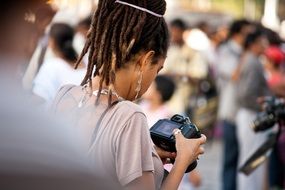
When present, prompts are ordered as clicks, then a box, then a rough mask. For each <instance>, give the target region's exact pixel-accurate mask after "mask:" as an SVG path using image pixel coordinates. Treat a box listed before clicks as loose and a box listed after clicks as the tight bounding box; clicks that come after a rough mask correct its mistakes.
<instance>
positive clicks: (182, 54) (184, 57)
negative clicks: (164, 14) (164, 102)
mask: <svg viewBox="0 0 285 190" xmlns="http://www.w3.org/2000/svg"><path fill="white" fill-rule="evenodd" d="M169 28H170V35H171V44H170V47H169V52H168V54H167V59H166V60H165V61H166V64H165V67H164V69H163V70H162V73H163V74H166V75H169V76H170V77H172V78H173V79H174V80H175V84H176V87H177V88H176V91H175V93H174V95H173V97H172V98H171V100H170V101H169V103H168V105H169V107H170V108H171V110H173V112H176V113H180V114H185V113H186V111H187V110H186V109H187V107H188V102H189V96H190V94H191V93H192V92H193V84H194V83H195V82H196V81H197V80H199V79H201V78H204V77H205V76H206V73H207V68H205V67H204V66H205V63H206V62H205V60H203V58H202V56H201V54H200V53H199V52H198V51H196V50H194V49H192V48H190V47H188V45H187V44H186V43H185V41H184V39H183V34H184V32H185V30H186V29H187V26H186V24H185V22H184V21H183V20H181V19H174V20H173V21H172V22H171V23H170V26H169Z"/></svg>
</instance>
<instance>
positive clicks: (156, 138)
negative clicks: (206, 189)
mask: <svg viewBox="0 0 285 190" xmlns="http://www.w3.org/2000/svg"><path fill="white" fill-rule="evenodd" d="M174 129H180V130H181V133H182V135H183V136H184V137H185V138H188V139H191V138H200V137H201V133H200V131H199V130H198V128H197V127H196V125H194V124H193V123H191V121H190V119H189V118H188V117H183V116H181V115H178V114H176V115H174V116H173V117H172V118H171V119H170V120H169V119H161V120H159V121H157V122H156V123H155V124H154V125H153V126H152V127H151V128H150V135H151V139H152V141H153V143H154V144H155V145H156V146H158V147H160V148H162V149H163V150H165V151H168V152H176V148H175V137H174V135H173V133H172V132H173V130H174ZM174 161H175V160H172V162H173V163H174ZM196 166H197V161H194V162H193V163H192V164H190V165H189V166H188V168H187V170H186V172H185V173H188V172H190V171H192V170H193V169H195V168H196Z"/></svg>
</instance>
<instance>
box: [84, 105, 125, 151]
mask: <svg viewBox="0 0 285 190" xmlns="http://www.w3.org/2000/svg"><path fill="white" fill-rule="evenodd" d="M119 102H121V100H116V101H114V102H113V103H112V104H111V105H110V106H108V107H107V108H106V109H105V110H104V112H103V113H102V115H101V116H100V118H99V120H98V122H97V124H96V127H95V129H94V131H93V133H92V137H91V141H90V146H89V148H90V147H91V146H92V144H93V143H94V142H95V139H96V137H97V133H98V130H99V127H100V125H101V123H102V121H103V119H104V117H105V116H106V114H107V112H108V111H109V109H110V108H112V107H113V106H115V105H116V104H118V103H119Z"/></svg>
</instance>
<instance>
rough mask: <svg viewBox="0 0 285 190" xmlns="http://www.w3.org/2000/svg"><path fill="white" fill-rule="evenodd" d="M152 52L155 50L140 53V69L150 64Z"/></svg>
mask: <svg viewBox="0 0 285 190" xmlns="http://www.w3.org/2000/svg"><path fill="white" fill-rule="evenodd" d="M154 54H155V52H154V51H153V50H151V51H148V52H146V53H144V54H142V55H141V57H140V59H139V65H140V69H141V70H145V69H146V68H148V67H149V66H150V65H151V64H152V60H153V56H154Z"/></svg>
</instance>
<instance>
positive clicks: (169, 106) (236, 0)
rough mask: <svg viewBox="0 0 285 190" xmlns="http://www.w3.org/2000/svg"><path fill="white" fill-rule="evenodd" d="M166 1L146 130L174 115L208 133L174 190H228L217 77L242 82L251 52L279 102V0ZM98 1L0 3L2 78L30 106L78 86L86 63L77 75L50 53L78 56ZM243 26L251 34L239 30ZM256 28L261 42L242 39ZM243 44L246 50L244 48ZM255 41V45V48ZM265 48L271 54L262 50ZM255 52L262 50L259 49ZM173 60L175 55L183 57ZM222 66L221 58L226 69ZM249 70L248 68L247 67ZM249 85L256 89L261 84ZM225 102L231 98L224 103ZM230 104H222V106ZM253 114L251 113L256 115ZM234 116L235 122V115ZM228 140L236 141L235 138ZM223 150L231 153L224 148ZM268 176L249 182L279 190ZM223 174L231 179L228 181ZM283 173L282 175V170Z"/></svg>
mask: <svg viewBox="0 0 285 190" xmlns="http://www.w3.org/2000/svg"><path fill="white" fill-rule="evenodd" d="M166 1H167V6H168V7H167V12H166V15H165V18H166V20H167V23H168V24H169V28H170V32H171V45H170V50H169V58H168V59H167V60H166V66H165V69H164V70H163V71H162V73H161V75H160V78H157V80H156V81H155V82H154V84H152V86H151V88H150V90H149V91H148V92H147V93H146V95H145V96H144V97H143V100H141V101H140V102H138V103H139V104H140V105H141V106H142V108H143V109H144V111H145V112H146V114H147V116H148V119H149V124H150V125H152V124H153V123H155V121H156V120H157V118H163V117H170V116H171V115H172V114H174V113H180V114H182V115H185V116H190V118H191V120H192V121H193V122H194V123H195V124H197V126H198V127H199V128H200V130H202V132H203V133H205V134H207V136H208V139H209V140H208V143H207V145H206V147H205V148H206V153H205V155H204V156H202V157H201V159H200V160H199V162H198V163H199V164H198V167H197V170H195V172H193V173H192V174H190V175H185V178H184V180H183V183H182V184H181V186H180V190H184V189H185V190H186V189H189V190H191V189H192V190H194V189H199V190H219V189H223V190H227V189H228V190H235V189H236V185H235V184H234V185H233V186H235V188H233V187H231V186H229V187H226V185H225V183H226V182H225V180H227V179H228V178H227V177H229V178H231V179H235V180H236V179H237V176H236V175H237V173H238V172H237V171H236V170H237V163H234V164H233V165H236V166H235V171H234V172H233V173H234V174H233V173H225V167H231V166H232V165H231V163H230V165H229V166H225V165H226V164H225V162H226V161H225V160H226V159H228V158H226V157H225V154H227V151H226V148H225V146H226V143H227V140H225V136H226V135H231V134H228V133H227V134H226V133H225V128H224V127H225V120H227V119H225V118H223V117H222V116H220V115H219V113H220V109H222V108H221V102H222V101H223V100H224V98H221V95H222V94H223V87H225V85H227V84H225V83H223V82H225V81H226V79H225V78H224V77H225V76H224V75H223V74H224V73H226V71H229V72H230V74H229V75H228V76H229V77H228V76H227V77H228V78H231V79H230V80H233V81H241V82H242V80H239V79H240V78H242V77H241V76H244V74H245V73H243V72H242V68H239V67H237V65H238V64H239V63H241V62H246V61H243V60H244V59H245V60H247V59H246V58H244V59H243V57H246V56H247V53H248V52H249V53H252V52H251V51H253V52H254V53H253V54H258V56H257V58H256V60H259V58H260V59H262V60H263V61H261V64H262V70H263V71H264V73H265V74H264V76H265V77H264V80H265V79H266V82H267V86H268V88H269V89H270V91H271V93H272V94H274V95H276V96H278V97H285V90H284V89H285V87H284V86H285V82H284V81H285V75H284V59H285V58H284V57H285V56H284V50H285V46H284V40H285V0H166ZM97 3H98V0H48V1H46V0H26V1H15V0H10V1H6V2H5V3H1V7H0V26H1V30H0V69H1V71H2V75H8V76H7V77H8V78H12V79H13V81H14V82H16V83H18V84H20V86H21V87H23V89H24V90H25V91H26V92H28V94H30V95H31V96H33V98H34V100H35V102H37V103H38V104H44V107H47V106H48V105H49V104H50V103H51V102H52V100H53V97H54V95H55V93H56V92H57V90H58V89H59V88H60V86H62V85H64V84H67V83H74V84H80V82H81V79H82V78H83V76H84V72H85V70H86V68H85V66H86V64H87V58H85V59H83V63H82V65H81V66H80V67H79V69H78V70H74V69H73V68H72V69H71V68H64V65H66V64H67V65H68V64H69V66H70V65H73V63H74V59H73V58H74V56H73V57H72V56H71V57H70V56H69V55H70V54H69V55H67V57H65V58H64V59H63V60H59V57H58V56H57V55H58V54H59V51H60V48H61V45H60V44H63V43H64V44H65V45H66V46H68V48H70V49H69V50H70V51H72V52H73V53H71V54H74V55H75V54H76V55H78V54H80V52H81V50H82V49H83V47H84V43H85V41H86V35H87V33H88V29H89V27H90V23H91V15H92V14H93V13H94V11H95V10H96V6H97ZM237 20H239V21H241V20H242V22H240V23H239V25H238V27H237V28H233V23H234V22H235V21H237ZM245 20H246V22H244V21H245ZM56 23H60V24H61V25H56ZM244 26H250V27H251V29H250V28H247V29H245V28H243V27H244ZM253 28H254V29H253ZM244 30H247V32H245V31H244ZM257 30H262V31H263V34H264V36H265V38H266V42H264V41H263V39H261V38H259V37H260V36H257V37H256V36H250V37H251V38H249V39H248V38H247V37H248V36H247V35H248V34H250V33H253V31H257ZM256 35H257V34H256ZM233 36H234V37H233ZM235 39H238V40H237V41H239V42H240V44H239V46H240V47H237V48H236V47H234V51H236V50H237V49H238V50H237V51H238V53H237V54H238V58H237V60H236V61H235V63H234V65H235V66H233V67H237V69H236V68H234V69H233V68H232V67H227V66H225V67H224V64H222V62H223V61H224V60H226V59H228V60H227V61H229V62H230V61H231V58H229V57H230V56H229V57H227V56H228V55H230V54H231V53H225V52H224V49H223V48H224V46H226V45H227V43H228V42H229V41H231V40H232V41H235ZM175 40H176V41H175ZM51 41H52V42H51ZM246 42H248V44H247V45H248V46H247V47H244V45H245V44H246ZM255 42H260V44H254V43H255ZM263 42H264V43H263ZM177 44H178V45H177ZM265 46H266V47H265ZM270 47H271V49H268V48H270ZM272 47H273V49H272ZM64 48H66V47H63V49H62V51H63V52H61V53H64ZM247 48H248V49H247ZM258 48H259V49H258ZM261 48H263V49H262V50H260V49H261ZM225 51H226V50H225ZM255 51H258V52H257V53H256V52H255ZM220 52H222V53H221V54H220ZM223 53H225V54H223ZM233 54H235V52H234V53H233ZM177 57H179V58H181V57H182V58H183V60H182V59H179V58H177ZM227 61H224V62H225V64H226V65H227V63H228V62H227ZM270 61H271V62H272V64H271V65H270ZM275 63H276V64H275ZM52 64H58V65H60V64H61V65H63V66H62V68H63V69H62V70H57V68H56V67H52V66H51V67H49V66H47V65H52ZM168 65H169V66H168ZM177 65H179V66H177ZM240 65H242V64H240ZM276 65H278V66H276ZM251 69H252V70H253V71H255V70H254V68H251ZM6 70H8V72H6ZM224 70H226V71H224ZM234 70H235V72H234ZM3 71H4V72H3ZM7 73H8V74H7ZM61 75H65V79H66V78H67V79H68V80H64V81H63V80H61V78H60V76H61ZM273 75H274V76H275V75H277V76H278V77H279V78H278V80H277V79H276V78H274V79H272V78H270V77H271V76H273ZM52 77H54V78H52ZM51 78H52V79H51ZM228 78H227V80H229V79H228ZM255 79H256V80H259V79H258V78H253V80H252V81H255ZM54 80H56V81H55V82H54ZM262 80H263V79H262ZM276 81H278V82H276ZM276 83H278V84H276ZM250 85H252V86H254V85H258V86H261V85H262V84H261V83H257V84H250ZM279 85H280V86H279ZM237 88H238V87H236V89H237ZM260 95H264V94H260ZM230 98H233V97H230ZM221 99H222V100H221ZM230 100H232V99H229V100H228V101H230ZM231 106H232V105H230V104H227V106H226V107H231ZM259 111H261V110H259ZM229 112H231V111H229ZM256 114H257V111H256V113H255V116H256ZM234 117H235V118H234V120H236V118H237V116H234ZM234 123H235V124H236V125H237V123H238V122H236V121H234ZM227 137H228V138H230V139H231V138H232V137H231V136H227ZM233 138H237V137H236V135H234V136H233ZM242 140H243V139H239V140H238V141H239V142H240V141H242ZM229 149H234V148H233V147H231V146H230V147H229ZM242 151H243V150H240V152H242ZM247 151H248V150H246V152H247ZM249 152H250V151H248V153H249ZM232 157H233V158H230V159H232V160H235V159H236V160H237V159H238V155H235V154H233V155H232ZM234 162H237V161H234ZM268 165H269V164H268ZM282 167H284V165H283V166H282ZM284 168H285V167H284ZM271 170H272V169H271ZM269 173H270V172H269V169H267V170H266V172H263V173H262V174H263V176H262V180H260V179H261V178H258V179H257V180H256V183H262V188H261V189H260V190H266V189H272V188H273V187H280V189H282V188H284V184H283V186H282V185H280V183H279V184H278V185H276V183H273V182H272V180H271V181H270V180H263V179H267V178H268V175H271V174H269ZM230 175H233V176H232V177H230ZM282 175H283V176H284V173H283V174H282ZM266 176H267V177H266ZM275 177H276V176H275ZM272 178H274V175H273V177H272ZM231 179H229V180H231ZM274 179H275V178H274ZM250 180H252V181H253V180H254V179H250ZM282 180H284V178H283V179H281V181H282ZM273 181H274V180H273ZM271 182H272V184H273V185H272V184H271ZM283 182H284V181H283ZM230 183H231V182H230ZM233 183H238V182H233ZM281 183H282V182H281ZM253 187H254V186H252V187H251V186H249V187H248V188H245V190H246V189H248V190H256V189H255V188H253ZM257 190H258V189H257Z"/></svg>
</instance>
